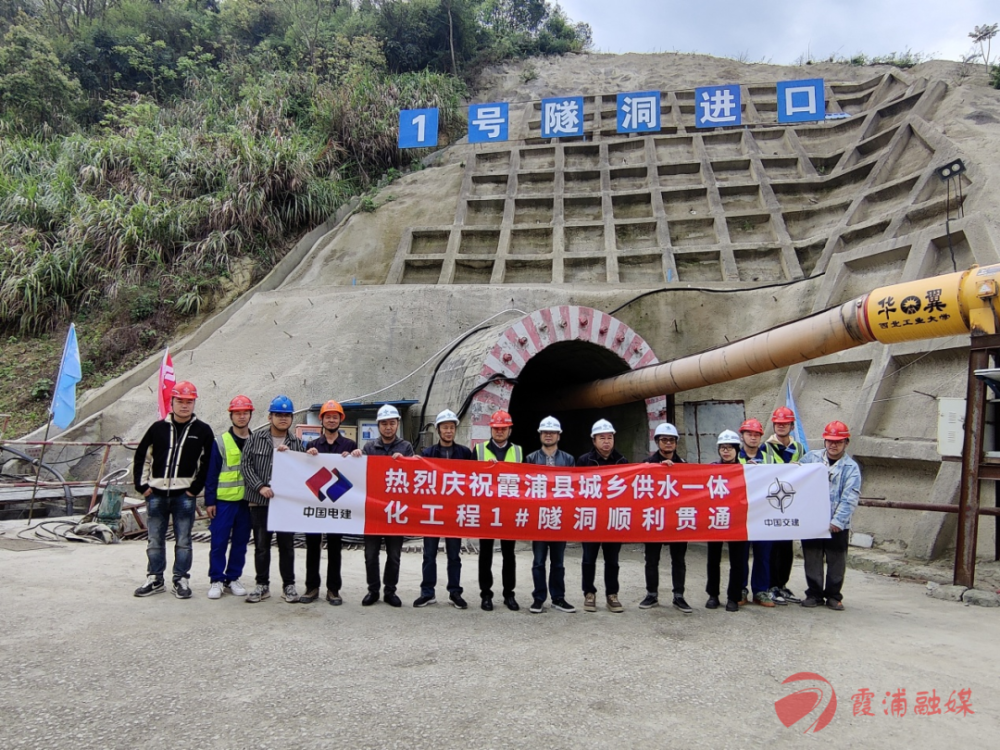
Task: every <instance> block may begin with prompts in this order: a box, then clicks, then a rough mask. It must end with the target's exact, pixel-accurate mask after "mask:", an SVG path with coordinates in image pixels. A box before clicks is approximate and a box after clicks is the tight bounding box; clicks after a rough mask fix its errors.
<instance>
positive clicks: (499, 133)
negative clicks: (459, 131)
mask: <svg viewBox="0 0 1000 750" xmlns="http://www.w3.org/2000/svg"><path fill="white" fill-rule="evenodd" d="M507 125H508V105H507V104H506V103H494V104H470V105H469V143H489V142H498V141H506V140H507Z"/></svg>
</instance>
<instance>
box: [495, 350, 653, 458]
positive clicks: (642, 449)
mask: <svg viewBox="0 0 1000 750" xmlns="http://www.w3.org/2000/svg"><path fill="white" fill-rule="evenodd" d="M628 370H629V366H628V364H626V363H625V361H624V360H622V359H621V358H620V357H619V356H618V355H616V354H614V353H613V352H610V351H608V350H607V349H605V348H604V347H602V346H598V345H597V344H592V343H590V342H589V341H561V342H558V343H554V344H551V345H549V346H547V347H546V348H545V349H543V350H542V351H540V352H539V353H538V354H536V355H535V356H534V357H532V358H531V359H530V360H528V362H527V363H526V364H525V365H524V369H522V370H521V373H520V375H519V376H518V379H517V385H515V386H514V390H513V392H512V394H511V398H510V413H511V417H512V418H513V420H514V431H513V437H512V440H513V441H514V442H515V443H517V444H518V445H520V446H522V447H523V448H524V452H525V455H527V454H528V453H530V452H531V451H533V450H537V449H538V448H539V447H540V446H541V443H540V442H539V440H538V423H539V422H541V420H542V419H543V418H545V417H547V416H553V417H555V418H556V419H558V420H559V421H560V422H561V423H562V428H563V434H562V439H561V440H560V441H559V447H560V448H561V449H562V450H564V451H566V452H567V453H570V454H572V455H573V456H579V455H580V454H582V453H586V452H587V451H589V450H590V449H591V447H593V444H592V442H591V439H590V428H591V426H592V425H593V424H594V422H596V421H597V420H598V419H607V420H608V421H610V422H611V424H613V425H614V426H615V430H616V434H615V448H617V449H618V451H619V452H620V453H622V454H623V455H624V456H625V458H627V459H628V460H629V461H640V460H642V459H643V458H645V457H646V456H647V455H648V450H647V448H648V441H649V422H648V417H647V415H646V402H645V401H637V402H635V403H632V404H624V405H621V406H613V407H608V408H605V409H581V410H574V411H560V412H551V411H548V410H546V409H545V408H544V407H541V408H539V407H537V406H536V405H535V403H534V402H535V401H536V400H537V399H538V398H539V397H544V395H545V394H549V393H552V392H554V391H558V390H559V389H560V387H565V386H568V385H576V384H578V383H586V382H589V381H592V380H598V379H599V378H606V377H610V376H612V375H619V374H621V373H623V372H627V371H628Z"/></svg>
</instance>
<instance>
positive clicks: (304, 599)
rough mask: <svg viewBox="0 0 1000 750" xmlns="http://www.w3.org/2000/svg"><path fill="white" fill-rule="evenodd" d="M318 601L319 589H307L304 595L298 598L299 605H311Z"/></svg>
mask: <svg viewBox="0 0 1000 750" xmlns="http://www.w3.org/2000/svg"><path fill="white" fill-rule="evenodd" d="M317 599H319V589H318V588H317V589H308V590H307V591H306V593H304V594H303V595H302V596H300V597H299V603H300V604H312V603H313V602H314V601H316V600H317Z"/></svg>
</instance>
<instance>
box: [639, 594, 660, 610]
mask: <svg viewBox="0 0 1000 750" xmlns="http://www.w3.org/2000/svg"><path fill="white" fill-rule="evenodd" d="M659 605H660V599H659V597H658V596H657V595H656V594H646V598H645V599H643V600H642V601H641V602H639V609H652V608H653V607H658V606H659Z"/></svg>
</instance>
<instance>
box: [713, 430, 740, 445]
mask: <svg viewBox="0 0 1000 750" xmlns="http://www.w3.org/2000/svg"><path fill="white" fill-rule="evenodd" d="M742 442H743V441H742V440H740V436H739V435H737V434H736V433H735V432H733V431H732V430H723V431H722V432H720V433H719V439H718V440H716V441H715V444H716V445H736V446H739V445H740V444H741V443H742Z"/></svg>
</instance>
